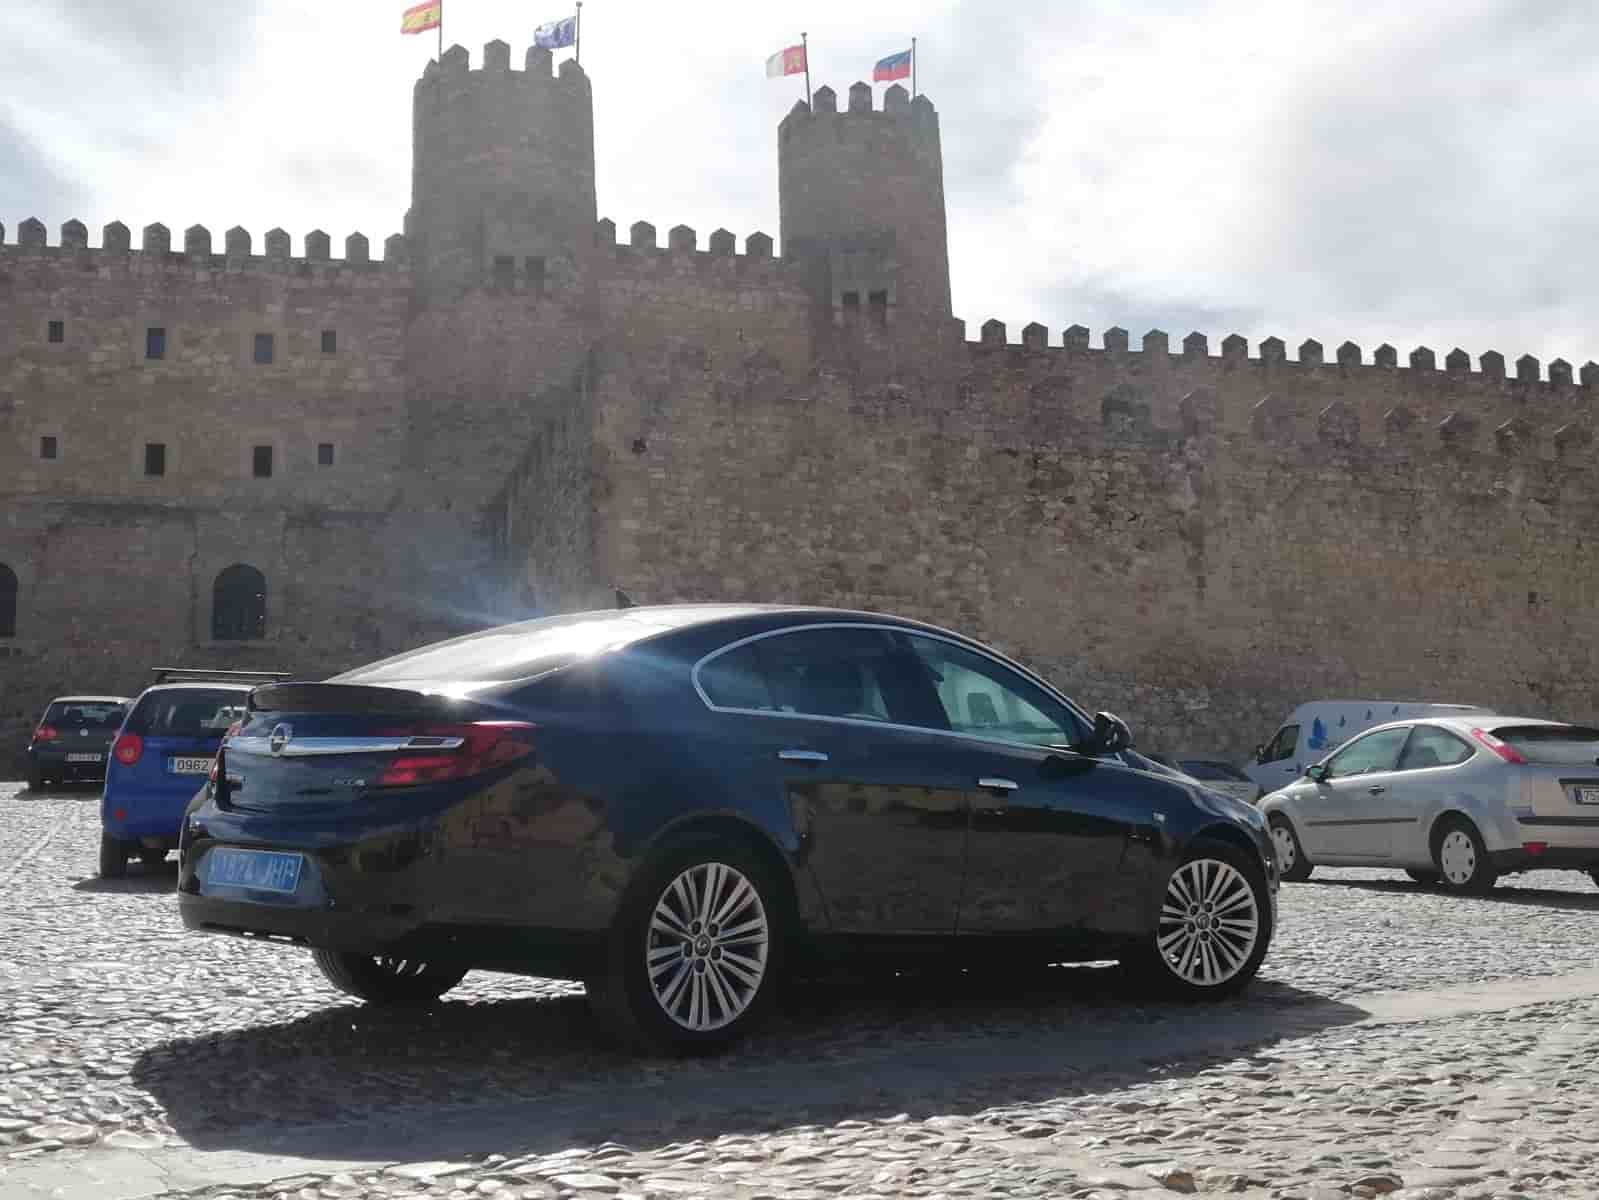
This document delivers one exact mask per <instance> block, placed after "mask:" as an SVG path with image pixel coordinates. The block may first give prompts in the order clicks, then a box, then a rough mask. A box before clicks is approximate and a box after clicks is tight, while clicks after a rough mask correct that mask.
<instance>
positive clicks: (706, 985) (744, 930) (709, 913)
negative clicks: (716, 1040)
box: [644, 862, 771, 1032]
mask: <svg viewBox="0 0 1599 1200" xmlns="http://www.w3.org/2000/svg"><path fill="white" fill-rule="evenodd" d="M770 948H771V926H770V923H769V921H768V919H767V915H766V906H765V905H764V904H762V903H761V896H760V893H759V892H758V891H757V890H756V888H755V885H754V884H753V883H751V882H750V880H749V879H748V878H746V877H745V876H744V875H743V874H742V873H741V872H739V871H737V870H735V869H734V868H733V867H730V866H728V865H727V864H725V863H718V862H707V863H698V864H696V865H695V866H692V867H690V868H688V869H687V870H686V871H684V872H682V873H681V874H680V875H678V876H677V878H676V879H674V880H672V882H671V883H670V884H668V885H667V887H666V889H665V890H664V891H663V892H662V893H661V897H660V899H659V900H658V901H657V902H656V904H655V911H654V912H653V913H652V914H651V916H650V928H649V936H648V938H646V939H645V946H644V967H645V971H646V973H647V975H648V978H649V983H650V990H651V992H652V993H653V994H654V996H655V1002H656V1003H657V1004H658V1005H660V1007H661V1011H662V1012H664V1013H665V1014H666V1015H667V1016H668V1017H670V1018H671V1019H672V1020H673V1022H675V1023H676V1024H678V1025H680V1026H681V1027H682V1028H684V1029H689V1030H693V1031H696V1032H705V1031H708V1030H713V1029H721V1028H722V1027H724V1026H726V1025H729V1024H731V1023H732V1022H733V1021H736V1020H737V1019H738V1018H739V1016H740V1015H741V1014H742V1013H743V1012H744V1010H745V1009H747V1008H748V1007H749V1006H750V1003H751V1002H752V1001H753V1000H754V999H755V995H756V993H757V992H759V991H760V987H761V981H762V979H764V978H765V976H766V967H767V956H768V954H769V952H770Z"/></svg>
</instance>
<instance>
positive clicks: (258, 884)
mask: <svg viewBox="0 0 1599 1200" xmlns="http://www.w3.org/2000/svg"><path fill="white" fill-rule="evenodd" d="M303 862H304V859H302V858H301V857H300V855H298V854H284V853H281V852H279V851H276V850H230V849H228V848H226V847H218V848H217V849H215V850H213V851H211V853H210V854H208V855H206V857H205V882H206V883H207V884H209V885H211V886H212V887H239V888H249V889H251V890H252V891H258V892H292V891H294V889H295V888H297V887H298V886H299V885H300V866H301V864H302V863H303Z"/></svg>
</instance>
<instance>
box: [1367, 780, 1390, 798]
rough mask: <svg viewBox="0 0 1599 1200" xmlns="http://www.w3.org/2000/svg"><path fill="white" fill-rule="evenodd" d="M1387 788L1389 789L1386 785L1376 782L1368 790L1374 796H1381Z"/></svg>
mask: <svg viewBox="0 0 1599 1200" xmlns="http://www.w3.org/2000/svg"><path fill="white" fill-rule="evenodd" d="M1387 790H1388V789H1387V788H1386V787H1384V786H1383V785H1382V784H1380V783H1374V784H1372V785H1371V786H1370V787H1369V788H1367V789H1366V791H1367V792H1369V793H1370V794H1371V795H1373V796H1380V795H1382V794H1383V793H1384V792H1386V791H1387Z"/></svg>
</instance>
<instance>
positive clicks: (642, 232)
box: [594, 218, 803, 279]
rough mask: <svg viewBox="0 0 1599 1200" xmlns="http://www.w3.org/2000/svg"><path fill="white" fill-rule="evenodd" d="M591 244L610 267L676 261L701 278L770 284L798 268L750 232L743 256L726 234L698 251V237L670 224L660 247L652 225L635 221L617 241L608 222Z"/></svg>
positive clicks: (799, 273) (799, 271) (799, 269)
mask: <svg viewBox="0 0 1599 1200" xmlns="http://www.w3.org/2000/svg"><path fill="white" fill-rule="evenodd" d="M594 245H595V249H596V251H597V252H598V253H599V254H600V255H601V256H602V257H604V258H609V259H610V261H611V262H613V263H616V264H619V265H620V264H627V263H646V262H678V263H683V264H689V265H692V267H693V269H695V270H696V271H699V272H701V273H704V272H710V273H712V274H727V275H737V276H752V277H756V278H765V279H771V278H776V277H778V276H780V275H792V276H794V277H795V278H799V277H801V276H802V274H803V268H802V267H801V265H800V264H799V263H797V262H795V260H793V259H792V258H776V257H774V256H773V253H772V250H773V242H772V238H771V235H770V234H766V233H761V232H759V231H756V232H755V233H752V234H750V235H749V236H748V237H746V238H745V239H744V253H743V254H739V253H738V239H737V238H736V237H735V236H734V234H733V233H732V232H731V231H729V230H726V229H718V230H716V231H715V232H714V233H712V234H711V236H710V239H709V242H708V244H707V248H706V249H704V250H701V249H700V248H699V235H698V233H696V232H695V231H694V229H693V228H692V227H690V226H688V225H674V226H672V228H671V229H669V230H668V231H667V234H666V245H665V246H662V245H661V244H660V241H659V236H658V234H657V232H656V229H655V226H654V225H652V224H650V222H648V221H635V222H633V224H632V225H631V226H629V227H628V230H627V240H626V241H625V242H619V241H618V240H617V229H616V222H614V221H612V220H611V219H610V218H605V219H603V220H601V221H599V222H598V223H597V224H596V225H595V227H594Z"/></svg>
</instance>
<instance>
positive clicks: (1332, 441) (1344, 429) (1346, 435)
mask: <svg viewBox="0 0 1599 1200" xmlns="http://www.w3.org/2000/svg"><path fill="white" fill-rule="evenodd" d="M1316 436H1317V437H1318V438H1319V439H1320V440H1321V441H1323V442H1325V443H1327V444H1328V445H1331V446H1340V447H1344V448H1348V447H1350V446H1354V445H1358V444H1359V442H1360V414H1359V413H1357V412H1356V411H1355V410H1354V409H1353V408H1351V407H1350V406H1349V404H1348V403H1347V402H1346V401H1344V400H1342V399H1338V400H1334V401H1333V402H1332V403H1331V404H1329V405H1328V406H1327V407H1326V408H1324V409H1322V410H1321V412H1320V413H1318V414H1317V415H1316Z"/></svg>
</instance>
